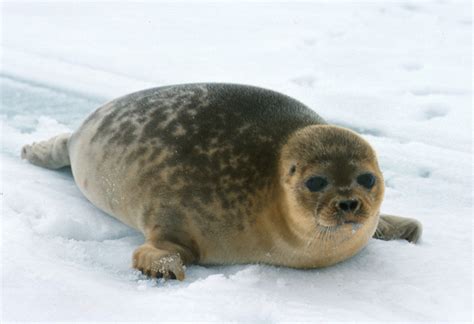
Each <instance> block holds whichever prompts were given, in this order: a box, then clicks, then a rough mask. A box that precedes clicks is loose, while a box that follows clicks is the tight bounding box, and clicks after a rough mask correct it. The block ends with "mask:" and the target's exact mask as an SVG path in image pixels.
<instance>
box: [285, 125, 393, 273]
mask: <svg viewBox="0 0 474 324" xmlns="http://www.w3.org/2000/svg"><path fill="white" fill-rule="evenodd" d="M280 181H281V187H282V189H283V192H284V197H285V199H284V201H285V203H286V207H287V209H288V212H287V213H286V214H287V217H288V218H290V219H291V222H292V223H293V224H296V226H297V227H299V231H303V232H306V234H305V235H306V237H307V239H308V240H310V241H311V242H312V244H313V245H314V244H319V245H327V244H329V243H331V245H334V246H335V247H336V246H338V248H337V249H321V248H319V249H318V251H321V250H328V251H333V252H337V253H332V254H333V255H332V256H330V257H329V258H327V259H326V260H325V261H323V262H322V263H320V262H316V263H317V265H318V266H325V265H330V264H333V263H336V262H339V261H341V260H343V259H344V258H346V257H348V256H351V255H353V254H355V253H357V252H358V251H359V250H360V249H361V248H362V247H363V246H365V244H366V243H367V241H368V240H369V239H370V237H372V235H373V234H374V232H375V230H376V227H377V222H378V218H379V209H380V205H381V203H382V200H383V194H384V182H383V176H382V173H381V171H380V169H379V166H378V163H377V158H376V155H375V152H374V150H373V149H372V148H371V146H370V145H369V144H368V143H367V142H366V141H365V140H364V139H363V138H362V137H360V136H359V135H358V134H356V133H354V132H352V131H350V130H348V129H345V128H341V127H337V126H330V125H312V126H307V127H304V128H302V129H300V130H299V131H297V132H295V134H293V135H292V136H291V137H290V138H289V140H288V141H287V143H286V144H285V145H284V147H283V148H282V151H281V156H280ZM343 245H346V247H345V248H344V247H343ZM330 254H331V253H330ZM326 256H327V255H326Z"/></svg>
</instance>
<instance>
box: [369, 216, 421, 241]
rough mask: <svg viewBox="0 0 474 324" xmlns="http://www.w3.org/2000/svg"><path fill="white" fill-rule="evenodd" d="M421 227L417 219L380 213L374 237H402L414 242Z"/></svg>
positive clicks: (396, 238) (388, 238)
mask: <svg viewBox="0 0 474 324" xmlns="http://www.w3.org/2000/svg"><path fill="white" fill-rule="evenodd" d="M422 232H423V227H422V225H421V223H420V222H419V221H417V220H416V219H412V218H405V217H399V216H392V215H380V220H379V223H378V226H377V230H376V231H375V234H374V236H373V237H374V238H376V239H379V240H384V241H390V240H398V239H404V240H407V241H408V242H411V243H416V242H418V240H419V239H420V237H421V233H422Z"/></svg>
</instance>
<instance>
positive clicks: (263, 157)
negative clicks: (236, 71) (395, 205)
mask: <svg viewBox="0 0 474 324" xmlns="http://www.w3.org/2000/svg"><path fill="white" fill-rule="evenodd" d="M45 143H47V144H45ZM65 144H67V145H65ZM40 147H41V143H40V144H36V148H35V146H26V147H25V148H24V149H23V153H22V154H23V156H24V157H26V158H27V159H28V160H30V161H31V162H33V163H35V164H38V165H42V166H46V167H51V165H53V166H54V167H58V166H62V165H67V164H69V163H70V165H71V168H72V172H73V175H74V179H75V181H76V183H77V185H78V187H79V188H80V190H81V191H82V193H83V194H84V195H85V196H86V197H87V198H88V199H89V200H90V201H91V202H92V203H93V204H94V205H96V206H97V207H98V208H100V209H102V210H103V211H105V212H107V213H108V214H110V215H112V216H114V217H115V218H117V219H119V220H120V221H122V222H124V223H125V224H128V225H129V226H131V227H134V228H136V229H138V230H140V231H141V232H142V233H143V234H144V235H145V239H146V243H145V244H144V245H143V246H142V247H139V248H138V249H137V251H135V253H134V256H133V262H134V266H135V267H136V268H138V269H140V270H142V271H144V272H145V273H147V274H150V275H154V276H158V275H165V276H171V277H177V278H178V279H182V278H184V273H183V272H182V271H183V270H182V265H183V264H186V263H201V264H228V263H248V262H263V263H269V264H277V265H285V266H291V267H299V268H310V267H321V266H327V265H330V264H334V263H336V262H339V261H342V260H344V259H347V258H349V257H351V256H352V255H354V254H355V253H357V252H358V251H359V250H360V249H362V248H363V247H364V246H365V244H366V243H367V241H368V240H369V239H370V237H372V235H373V234H374V232H375V230H376V228H377V224H378V221H379V208H380V204H381V202H382V197H383V190H384V188H383V177H382V174H381V172H380V170H379V168H378V165H377V161H376V156H375V153H374V152H373V150H372V149H371V147H370V145H369V144H368V143H367V142H366V141H365V140H363V139H362V138H361V137H359V136H358V135H357V134H356V133H354V132H352V131H349V130H346V129H343V128H339V127H335V126H330V125H327V123H326V122H325V121H324V120H323V119H322V118H321V117H320V116H319V115H317V114H316V113H315V112H314V111H313V110H311V109H309V108H307V107H306V106H305V105H303V104H302V103H300V102H298V101H297V100H295V99H292V98H290V97H288V96H285V95H283V94H280V93H277V92H274V91H270V90H266V89H261V88H257V87H252V86H244V85H233V84H213V83H210V84H185V85H175V86H166V87H159V88H154V89H149V90H144V91H140V92H137V93H133V94H130V95H127V96H124V97H121V98H118V99H116V100H113V101H111V102H109V103H107V104H105V105H104V106H102V107H100V108H99V109H98V110H97V111H95V112H94V113H93V114H92V115H90V116H89V117H88V118H87V119H86V120H85V121H84V123H83V124H82V126H81V127H80V128H79V129H78V130H77V131H76V132H75V133H73V134H72V136H70V137H69V136H68V135H61V136H60V137H57V138H56V139H52V140H50V141H49V142H43V144H42V147H43V149H42V151H41V149H40ZM48 150H49V151H48ZM66 150H67V152H66ZM42 152H43V153H42ZM48 152H49V153H48ZM48 154H49V155H48ZM46 162H48V163H49V164H48V165H46V164H47V163H46ZM54 167H51V168H54ZM367 174H368V175H367ZM361 175H362V176H364V175H365V176H366V178H367V177H369V178H370V179H369V180H373V181H374V184H373V185H372V186H371V187H370V188H369V187H368V186H365V184H366V183H362V182H361V181H359V178H360V177H361ZM321 179H322V180H321ZM361 179H362V178H361ZM369 182H370V181H369ZM361 184H363V185H361ZM321 185H324V186H323V187H322V189H321V188H320V187H321ZM346 207H347V208H346ZM352 207H354V208H352Z"/></svg>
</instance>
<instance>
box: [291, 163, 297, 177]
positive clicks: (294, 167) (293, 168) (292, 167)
mask: <svg viewBox="0 0 474 324" xmlns="http://www.w3.org/2000/svg"><path fill="white" fill-rule="evenodd" d="M295 172H296V165H295V164H293V165H292V166H291V167H290V176H292V175H294V174H295Z"/></svg>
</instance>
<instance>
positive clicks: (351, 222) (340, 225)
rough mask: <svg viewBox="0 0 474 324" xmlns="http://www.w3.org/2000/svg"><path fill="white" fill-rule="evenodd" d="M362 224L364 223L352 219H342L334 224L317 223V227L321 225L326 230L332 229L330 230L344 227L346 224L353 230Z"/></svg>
mask: <svg viewBox="0 0 474 324" xmlns="http://www.w3.org/2000/svg"><path fill="white" fill-rule="evenodd" d="M363 225H364V223H362V222H357V221H354V220H346V221H344V222H342V223H340V224H336V225H323V224H321V223H318V226H319V227H322V228H324V229H326V230H332V231H335V230H338V229H341V228H343V227H346V226H352V229H353V230H357V229H359V228H361V227H362V226H363Z"/></svg>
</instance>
